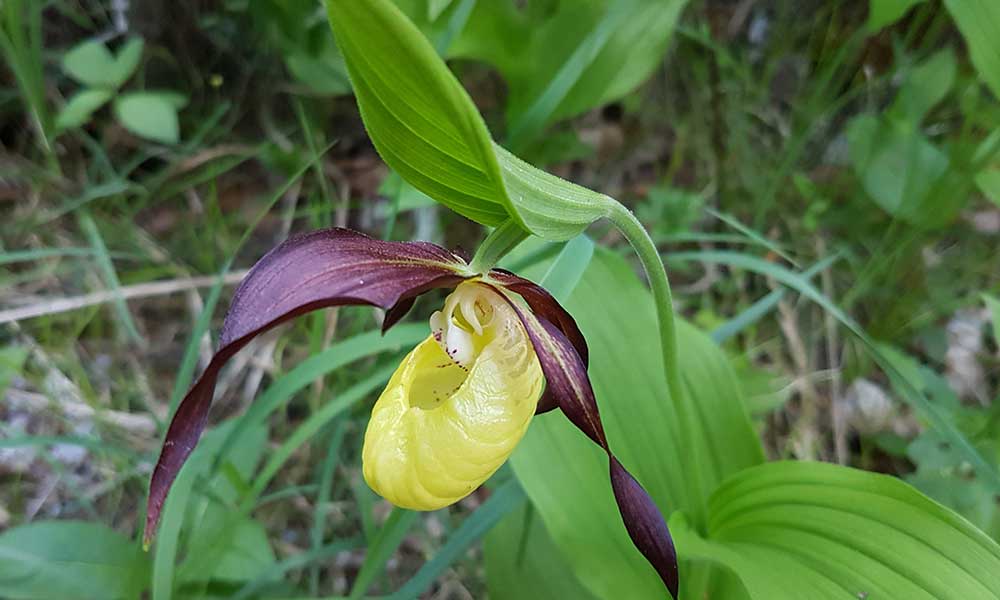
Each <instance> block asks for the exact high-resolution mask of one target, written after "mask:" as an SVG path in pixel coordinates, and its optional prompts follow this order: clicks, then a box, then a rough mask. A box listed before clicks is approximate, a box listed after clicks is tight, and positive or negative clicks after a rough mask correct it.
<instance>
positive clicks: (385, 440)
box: [362, 281, 544, 510]
mask: <svg viewBox="0 0 1000 600" xmlns="http://www.w3.org/2000/svg"><path fill="white" fill-rule="evenodd" d="M431 328H432V330H433V331H432V334H431V335H430V336H429V337H428V338H427V339H425V340H424V341H423V342H421V343H420V344H419V345H418V346H417V347H416V348H414V349H413V351H411V352H410V353H409V354H408V355H407V356H406V358H405V359H403V362H402V364H400V366H399V368H398V369H397V370H396V372H395V373H394V374H393V376H392V379H390V380H389V384H388V385H387V386H386V388H385V391H383V392H382V395H381V396H380V397H379V399H378V401H377V402H376V403H375V407H374V408H373V409H372V416H371V420H370V421H369V422H368V429H367V431H366V432H365V443H364V449H363V451H362V465H363V470H364V475H365V481H367V482H368V485H369V486H370V487H371V488H372V489H373V490H374V491H375V492H376V493H378V494H379V495H380V496H382V497H383V498H385V499H386V500H388V501H390V502H392V503H393V504H395V505H396V506H400V507H403V508H408V509H413V510H436V509H439V508H443V507H445V506H448V505H449V504H453V503H455V502H457V501H458V500H461V499H462V498H464V497H465V496H467V495H469V494H470V493H471V492H472V491H473V490H475V489H476V488H477V487H479V486H480V485H482V483H483V482H484V481H486V480H487V479H488V478H489V477H490V475H492V474H493V473H494V471H496V470H497V469H498V468H500V465H502V464H503V462H504V461H505V460H507V457H508V456H510V453H511V452H513V450H514V447H515V446H516V445H517V443H518V442H519V441H520V440H521V437H522V436H523V435H524V432H525V431H526V430H527V428H528V424H529V423H530V421H531V417H532V415H534V413H535V407H536V405H537V403H538V398H539V396H540V395H541V393H542V388H543V387H544V377H543V375H542V369H541V366H540V365H539V363H538V357H536V356H535V351H534V349H533V348H532V346H531V342H530V340H529V339H528V336H527V333H526V332H525V331H524V326H523V325H522V324H521V322H520V320H519V319H518V317H517V315H516V314H515V313H514V311H513V309H512V308H511V307H510V306H509V305H508V304H507V303H506V301H505V300H504V299H503V298H501V297H500V296H499V294H498V292H497V291H495V290H494V289H493V288H490V287H488V286H486V285H484V284H482V283H478V282H476V281H467V282H464V283H462V284H460V285H459V286H458V287H457V288H456V289H455V291H454V292H452V294H451V295H450V296H448V299H447V300H446V301H445V307H444V309H443V310H442V311H439V312H436V313H434V315H433V316H432V317H431Z"/></svg>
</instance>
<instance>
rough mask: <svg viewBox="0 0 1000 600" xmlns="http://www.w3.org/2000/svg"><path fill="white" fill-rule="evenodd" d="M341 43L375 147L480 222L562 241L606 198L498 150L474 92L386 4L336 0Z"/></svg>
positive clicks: (333, 16)
mask: <svg viewBox="0 0 1000 600" xmlns="http://www.w3.org/2000/svg"><path fill="white" fill-rule="evenodd" d="M327 6H328V10H329V17H330V22H331V24H332V26H333V30H334V33H335V35H336V38H337V44H338V45H339V46H340V49H341V51H342V53H343V55H344V59H345V61H346V62H347V67H348V71H349V73H350V75H351V82H352V84H353V86H354V92H355V96H356V97H357V101H358V106H359V107H360V109H361V116H362V119H363V120H364V122H365V126H366V127H367V129H368V133H369V135H370V136H371V138H372V142H373V143H374V144H375V148H376V149H377V150H378V151H379V154H380V155H381V156H382V158H383V159H384V160H385V162H386V163H388V165H389V166H390V167H392V168H393V169H395V170H396V171H397V172H398V173H399V174H400V175H401V176H402V177H403V179H405V180H406V181H407V182H409V183H410V184H412V185H413V186H414V187H415V188H417V189H418V190H420V191H421V192H423V193H425V194H427V195H428V196H430V197H432V198H434V199H435V200H437V201H438V202H441V203H442V204H444V205H446V206H448V207H449V208H451V209H452V210H454V211H456V212H458V213H459V214H462V215H464V216H466V217H468V218H470V219H473V220H475V221H478V222H480V223H482V224H484V225H499V224H500V223H501V222H502V221H504V220H505V219H506V218H507V217H508V216H509V217H513V218H514V219H515V220H516V221H517V222H518V223H519V224H520V225H522V226H523V227H524V228H526V229H527V230H528V231H530V232H532V233H534V234H536V235H538V236H540V237H543V238H545V239H549V240H566V239H569V238H571V237H574V236H576V235H577V234H579V233H580V232H581V231H582V230H583V229H584V228H585V227H586V226H587V225H589V224H590V223H592V222H593V221H595V220H597V219H599V218H601V217H603V216H604V215H605V214H606V212H607V207H608V203H609V200H608V199H607V198H606V197H605V196H603V195H601V194H597V193H595V192H591V191H589V190H587V189H585V188H582V187H579V186H576V185H573V184H571V183H569V182H566V181H564V180H562V179H559V178H558V177H555V176H553V175H550V174H548V173H545V172H544V171H541V170H539V169H536V168H535V167H533V166H531V165H529V164H527V163H525V162H523V161H521V160H519V159H517V158H516V157H514V156H513V155H511V154H510V153H508V152H506V151H504V150H503V149H502V148H500V147H499V146H497V145H495V144H494V143H493V142H492V140H491V138H490V133H489V131H488V130H487V129H486V125H485V123H483V120H482V117H481V116H480V115H479V112H478V111H477V110H476V107H475V105H474V104H473V103H472V100H471V99H470V98H469V96H468V94H467V93H466V92H465V90H464V89H463V88H462V86H461V84H459V82H458V80H456V79H455V77H454V75H452V73H451V72H450V71H449V70H448V67H447V66H446V65H445V64H444V62H443V61H442V60H441V59H440V58H439V57H438V55H437V53H436V52H435V50H434V48H433V47H432V46H431V44H430V42H428V41H427V39H426V38H425V37H424V36H423V34H421V33H420V31H419V30H418V29H417V28H416V27H415V26H414V25H413V23H412V22H410V21H409V19H407V17H406V16H405V15H404V14H403V13H402V12H401V11H400V10H399V9H398V8H396V6H395V5H393V4H392V3H391V2H389V0H330V2H328V4H327Z"/></svg>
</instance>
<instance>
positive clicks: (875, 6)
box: [868, 0, 924, 33]
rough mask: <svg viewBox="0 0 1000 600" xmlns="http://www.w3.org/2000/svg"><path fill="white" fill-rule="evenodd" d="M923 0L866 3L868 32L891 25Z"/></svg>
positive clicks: (873, 0)
mask: <svg viewBox="0 0 1000 600" xmlns="http://www.w3.org/2000/svg"><path fill="white" fill-rule="evenodd" d="M922 2H924V0H871V1H870V2H869V3H868V31H871V32H872V33H875V32H877V31H878V30H880V29H882V28H883V27H886V26H887V25H892V24H893V23H895V22H896V21H898V20H900V19H902V18H903V16H904V15H905V14H906V13H908V12H910V9H911V8H913V7H914V6H916V5H918V4H920V3H922Z"/></svg>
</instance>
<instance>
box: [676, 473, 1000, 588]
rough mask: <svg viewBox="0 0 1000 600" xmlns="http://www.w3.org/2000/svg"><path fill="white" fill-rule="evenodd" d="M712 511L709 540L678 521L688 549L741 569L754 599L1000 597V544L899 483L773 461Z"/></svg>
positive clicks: (723, 494)
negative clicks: (998, 574)
mask: <svg viewBox="0 0 1000 600" xmlns="http://www.w3.org/2000/svg"><path fill="white" fill-rule="evenodd" d="M709 511H710V512H709V514H710V519H709V524H708V529H707V535H706V536H705V537H704V538H703V537H700V536H699V535H698V534H696V533H695V531H694V530H692V529H691V528H689V527H688V526H687V524H686V523H685V519H684V516H683V515H677V516H676V517H674V518H673V519H671V530H672V531H673V532H674V535H675V537H676V541H677V547H678V551H679V552H680V553H681V555H682V556H685V557H688V558H695V559H699V560H709V561H713V562H715V563H717V564H720V565H723V566H725V567H727V568H729V569H731V570H732V571H733V572H734V573H735V574H736V575H737V576H738V577H739V578H740V579H741V580H742V582H743V584H744V585H745V586H746V588H747V591H748V592H749V593H750V596H751V598H754V599H758V598H759V599H768V600H770V599H772V598H810V599H811V600H812V599H815V600H822V599H824V598H830V599H847V598H906V599H907V600H911V599H912V600H921V599H927V600H931V599H938V600H942V599H944V600H947V599H952V598H953V599H955V600H966V599H968V598H995V597H997V596H998V595H1000V577H997V573H1000V546H997V544H996V543H995V542H994V541H993V540H991V539H989V537H987V536H986V535H985V534H983V533H982V532H981V531H979V530H978V529H976V528H975V527H973V526H972V525H970V524H969V523H968V521H966V520H965V519H963V518H961V517H959V516H958V515H956V514H955V513H953V512H952V511H950V510H948V509H946V508H944V507H942V506H941V505H939V504H937V503H935V502H933V501H931V500H929V499H928V498H926V497H924V496H923V495H921V494H920V493H919V492H917V491H916V490H915V489H913V488H912V487H910V486H909V485H907V484H905V483H903V482H902V481H899V480H898V479H895V478H893V477H889V476H886V475H878V474H874V473H867V472H864V471H858V470H855V469H850V468H847V467H841V466H838V465H830V464H825V463H804V462H776V463H769V464H765V465H761V466H758V467H754V468H751V469H747V470H746V471H744V472H742V473H740V474H738V475H736V476H734V477H732V478H731V479H729V480H728V481H726V483H725V484H723V485H722V487H720V488H719V489H718V490H717V491H716V492H715V494H713V495H712V499H711V502H710V506H709Z"/></svg>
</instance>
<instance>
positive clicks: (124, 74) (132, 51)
mask: <svg viewBox="0 0 1000 600" xmlns="http://www.w3.org/2000/svg"><path fill="white" fill-rule="evenodd" d="M144 47H145V43H144V42H143V40H142V38H136V37H134V38H129V40H128V41H127V42H125V45H124V46H122V47H121V49H120V50H119V51H118V56H116V57H115V64H114V67H113V69H112V72H111V73H110V78H111V80H112V81H113V82H114V86H115V87H119V86H121V84H123V83H125V82H126V81H127V80H128V78H129V77H131V76H132V74H133V73H135V70H136V69H137V68H138V67H139V61H140V60H141V59H142V49H143V48H144Z"/></svg>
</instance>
